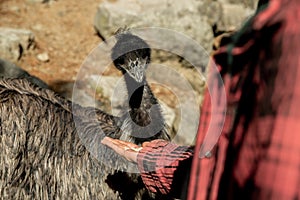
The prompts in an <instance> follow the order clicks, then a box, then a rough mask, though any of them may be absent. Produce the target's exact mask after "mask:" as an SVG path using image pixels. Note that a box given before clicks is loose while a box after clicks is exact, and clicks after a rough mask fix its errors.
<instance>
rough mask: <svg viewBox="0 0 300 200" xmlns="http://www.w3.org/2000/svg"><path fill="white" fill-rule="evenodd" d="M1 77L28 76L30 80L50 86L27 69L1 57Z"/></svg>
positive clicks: (44, 86)
mask: <svg viewBox="0 0 300 200" xmlns="http://www.w3.org/2000/svg"><path fill="white" fill-rule="evenodd" d="M0 78H1V79H3V78H26V79H28V80H29V81H30V82H32V83H34V84H36V85H38V86H40V87H42V88H48V86H47V84H46V83H44V82H43V81H42V80H40V79H39V78H37V77H35V76H32V75H30V74H29V73H27V72H26V71H25V70H23V69H21V68H20V67H18V66H17V65H15V64H13V63H11V62H9V61H7V60H3V59H0Z"/></svg>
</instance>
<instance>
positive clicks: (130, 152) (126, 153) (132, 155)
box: [101, 137, 141, 162]
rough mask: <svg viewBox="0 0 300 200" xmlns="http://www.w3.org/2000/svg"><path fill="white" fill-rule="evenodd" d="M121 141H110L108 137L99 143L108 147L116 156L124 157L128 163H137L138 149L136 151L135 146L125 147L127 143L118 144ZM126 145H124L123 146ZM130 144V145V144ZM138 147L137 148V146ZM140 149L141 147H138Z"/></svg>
mask: <svg viewBox="0 0 300 200" xmlns="http://www.w3.org/2000/svg"><path fill="white" fill-rule="evenodd" d="M120 141H121V140H117V139H112V138H109V137H105V138H103V140H102V141H101V143H102V144H104V145H106V146H108V147H110V148H111V149H113V150H114V151H115V152H116V153H117V154H119V155H121V156H123V157H125V158H126V159H127V160H129V161H130V162H137V154H138V151H139V150H140V149H136V146H137V145H134V147H131V146H130V145H127V144H128V143H126V142H125V143H124V142H120ZM124 144H126V145H124ZM130 144H132V143H130ZM137 147H139V146H137ZM139 148H141V147H139Z"/></svg>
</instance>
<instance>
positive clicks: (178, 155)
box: [137, 140, 193, 194]
mask: <svg viewBox="0 0 300 200" xmlns="http://www.w3.org/2000/svg"><path fill="white" fill-rule="evenodd" d="M192 155H193V151H192V149H191V148H190V147H186V146H179V145H176V144H174V143H170V142H168V141H165V140H154V141H151V142H150V144H149V145H147V147H144V148H143V149H142V150H141V151H140V152H139V154H138V159H137V162H138V168H139V170H140V172H141V177H142V179H143V182H144V184H145V185H146V187H147V188H148V189H149V190H150V191H152V192H154V193H161V194H169V193H170V192H171V191H172V190H175V188H181V187H180V186H174V183H176V184H177V183H179V184H183V182H184V181H182V180H179V179H181V178H183V176H182V175H183V174H188V171H186V172H185V171H184V169H190V166H186V167H182V166H181V165H190V163H191V162H185V161H189V160H190V161H191V160H192V159H191V158H192ZM179 168H180V169H181V170H180V171H181V172H180V173H176V172H177V170H178V169H179ZM176 174H177V175H176Z"/></svg>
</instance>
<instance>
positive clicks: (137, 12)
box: [94, 0, 213, 50]
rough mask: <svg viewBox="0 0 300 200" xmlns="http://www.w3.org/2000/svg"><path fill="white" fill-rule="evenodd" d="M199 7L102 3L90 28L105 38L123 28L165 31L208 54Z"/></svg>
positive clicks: (158, 0)
mask: <svg viewBox="0 0 300 200" xmlns="http://www.w3.org/2000/svg"><path fill="white" fill-rule="evenodd" d="M200 5H201V4H199V2H198V1H189V3H187V2H185V1H181V0H175V1H171V0H151V1H150V0H145V1H139V0H131V1H127V0H119V1H115V2H109V1H105V2H103V3H101V4H100V5H99V6H98V10H97V14H96V17H95V22H94V25H95V28H96V30H97V31H98V32H99V33H101V34H102V35H103V36H104V37H105V38H108V37H110V36H111V35H112V34H113V33H114V32H115V31H116V30H117V29H118V28H120V27H124V26H129V27H135V28H136V27H161V28H169V29H172V30H175V31H179V32H181V33H184V34H186V35H188V36H190V37H192V38H193V39H195V40H196V41H197V42H199V43H200V44H201V45H203V46H204V48H205V49H207V50H210V49H211V45H210V41H211V40H212V38H213V33H212V30H211V27H210V25H209V23H208V22H207V20H206V18H205V17H202V16H201V15H200V13H199V8H198V7H199V6H200ZM169 39H172V38H169ZM170 43H172V42H171V41H170ZM173 44H175V45H176V43H173ZM174 47H176V46H174Z"/></svg>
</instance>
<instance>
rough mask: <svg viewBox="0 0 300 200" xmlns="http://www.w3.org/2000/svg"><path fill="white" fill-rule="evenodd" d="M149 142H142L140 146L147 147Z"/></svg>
mask: <svg viewBox="0 0 300 200" xmlns="http://www.w3.org/2000/svg"><path fill="white" fill-rule="evenodd" d="M149 144H150V142H144V143H143V144H142V147H147V146H148V145H149Z"/></svg>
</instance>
